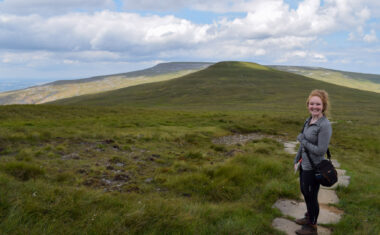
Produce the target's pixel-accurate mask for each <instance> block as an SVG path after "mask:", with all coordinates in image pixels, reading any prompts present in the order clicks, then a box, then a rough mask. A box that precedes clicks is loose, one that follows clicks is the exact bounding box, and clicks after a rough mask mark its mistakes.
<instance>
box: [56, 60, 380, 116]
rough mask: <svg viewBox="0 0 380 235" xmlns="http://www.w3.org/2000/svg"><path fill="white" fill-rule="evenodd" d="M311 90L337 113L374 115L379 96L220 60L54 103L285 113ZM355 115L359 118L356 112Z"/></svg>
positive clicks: (297, 106) (272, 70) (255, 65)
mask: <svg viewBox="0 0 380 235" xmlns="http://www.w3.org/2000/svg"><path fill="white" fill-rule="evenodd" d="M316 88H318V89H325V90H327V91H328V92H329V93H330V95H331V97H332V105H333V107H334V109H335V108H336V109H339V111H342V112H346V111H345V110H347V109H346V107H347V106H359V107H364V106H368V108H369V109H370V110H372V111H375V112H379V111H377V110H380V103H379V102H378V100H380V94H377V93H371V92H365V91H360V90H356V89H351V88H347V87H343V86H337V85H334V84H331V83H326V82H322V81H319V80H316V79H311V78H308V77H305V76H302V75H297V74H294V73H288V72H283V71H279V70H276V69H273V68H270V67H266V66H262V65H258V64H254V63H247V62H220V63H217V64H214V65H212V66H210V67H208V68H207V69H204V70H201V71H198V72H195V73H192V74H188V75H185V76H183V77H180V78H176V79H172V80H170V81H164V82H158V83H150V84H143V85H139V86H133V87H128V88H124V89H119V90H115V91H110V92H105V93H100V94H94V95H86V96H79V97H74V98H69V99H63V100H59V101H56V102H54V103H55V104H78V105H103V106H109V105H128V106H140V107H156V108H157V107H172V108H178V109H189V108H195V109H197V108H206V109H210V108H215V109H218V110H220V109H222V110H228V109H241V108H242V107H244V108H245V109H264V110H265V109H277V110H282V111H285V112H286V111H289V110H291V109H297V108H299V107H303V106H304V100H305V98H306V96H307V95H308V93H309V92H310V91H311V90H313V89H316ZM350 110H351V109H350ZM350 112H352V110H351V111H350ZM356 114H358V115H360V109H358V110H357V113H356Z"/></svg>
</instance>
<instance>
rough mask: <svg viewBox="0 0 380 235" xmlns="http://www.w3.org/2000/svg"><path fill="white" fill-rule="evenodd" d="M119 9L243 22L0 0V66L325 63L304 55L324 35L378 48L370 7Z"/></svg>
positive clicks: (154, 5) (255, 4)
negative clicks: (205, 14)
mask: <svg viewBox="0 0 380 235" xmlns="http://www.w3.org/2000/svg"><path fill="white" fill-rule="evenodd" d="M53 3H54V4H53ZM124 3H125V4H124V7H125V8H127V9H130V10H132V9H158V10H168V9H169V10H170V9H179V8H184V7H190V8H192V9H196V10H204V11H211V12H244V13H245V15H244V16H243V17H235V18H231V17H229V18H218V19H216V20H215V21H214V22H213V23H211V24H206V23H203V24H202V23H198V24H197V23H194V22H192V21H191V20H185V19H181V18H179V17H175V16H173V15H170V14H160V15H161V16H159V15H154V14H150V15H145V16H143V15H140V14H136V13H131V12H128V13H127V12H114V11H111V10H112V8H113V7H114V3H113V1H112V0H87V1H85V0H68V1H58V2H57V1H53V0H30V1H26V0H4V1H3V2H0V9H1V10H0V62H2V63H3V65H4V64H7V65H12V64H13V65H22V64H25V65H26V66H29V67H33V68H40V67H44V66H45V67H48V66H52V65H65V66H77V67H80V66H83V65H89V64H92V65H94V64H102V63H104V64H107V63H109V62H112V63H118V62H120V63H128V62H137V63H142V62H143V61H153V60H164V61H168V60H181V59H184V60H192V59H193V60H208V61H210V60H213V61H216V60H226V59H236V60H240V59H246V60H257V58H267V60H268V61H274V60H275V59H276V58H280V59H278V60H277V61H279V62H289V61H299V62H304V61H309V62H310V63H312V62H315V63H325V62H327V61H329V60H328V59H327V57H328V58H331V57H330V56H329V55H327V54H326V53H324V52H319V51H318V49H317V48H315V49H313V50H310V49H308V47H309V46H310V45H313V44H314V45H315V44H318V41H320V40H321V37H323V36H324V35H329V34H330V33H334V32H346V33H349V34H350V35H349V38H350V39H351V40H355V41H357V40H360V41H361V42H362V41H363V40H364V41H366V42H376V41H378V39H377V35H376V31H375V30H372V31H370V32H368V28H371V29H376V27H375V26H371V27H369V26H368V25H367V24H368V21H369V20H370V19H373V17H374V12H379V8H380V4H379V3H378V2H377V1H374V0H363V1H361V0H324V1H321V0H304V1H301V2H300V3H299V5H298V7H297V8H296V9H291V8H290V6H289V5H288V4H287V3H286V2H284V1H283V0H235V1H231V0H219V1H216V0H204V1H200V0H188V1H185V0H176V1H174V0H168V1H153V0H142V1H131V0H125V1H124ZM57 4H58V5H57ZM99 9H103V10H99ZM104 9H108V10H104ZM89 11H90V12H89ZM221 15H222V16H223V14H221ZM239 15H240V14H239ZM371 17H372V18H371ZM368 45H370V44H368ZM326 55H327V56H326ZM0 66H1V63H0ZM52 67H53V66H52ZM84 67H86V66H84Z"/></svg>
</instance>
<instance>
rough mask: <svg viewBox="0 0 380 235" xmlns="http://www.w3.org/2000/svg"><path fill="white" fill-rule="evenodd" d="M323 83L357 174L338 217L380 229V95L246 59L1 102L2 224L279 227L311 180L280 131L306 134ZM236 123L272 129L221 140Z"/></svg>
mask: <svg viewBox="0 0 380 235" xmlns="http://www.w3.org/2000/svg"><path fill="white" fill-rule="evenodd" d="M206 75H207V76H206ZM183 84H187V86H185V85H183ZM164 85H165V86H164ZM142 87H143V88H144V89H142ZM165 87H167V88H166V89H164V88H165ZM148 88H149V89H148ZM217 88H218V89H217ZM260 88H261V89H260ZM314 88H324V89H326V90H328V91H329V92H330V94H331V99H332V104H333V106H332V107H333V110H332V111H333V112H332V116H331V119H332V120H333V121H335V124H334V125H333V137H332V141H331V146H330V150H331V152H332V155H333V158H337V159H338V160H339V162H340V163H341V165H342V168H344V169H347V174H348V175H350V176H351V177H352V179H351V184H350V186H349V187H348V188H339V189H338V190H337V192H338V196H339V198H340V199H341V202H340V203H339V208H340V209H343V210H344V211H345V214H344V216H343V219H342V220H341V222H340V223H339V224H337V225H334V226H331V227H332V228H333V229H334V232H335V234H378V233H379V232H380V218H379V217H378V216H377V214H378V212H379V211H380V197H379V196H378V195H379V194H380V186H379V184H378V182H379V181H380V174H379V171H378V169H379V168H380V161H379V160H378V157H377V156H379V154H380V144H379V143H380V119H379V116H380V113H379V112H380V111H379V110H380V109H379V100H380V99H379V98H380V95H379V94H376V93H371V92H362V91H358V90H355V89H349V88H344V87H338V86H335V85H332V84H328V83H323V82H320V81H316V80H313V79H310V78H306V77H302V76H299V75H294V74H290V73H285V72H280V71H275V70H273V69H269V68H267V67H264V66H260V65H256V64H251V63H237V62H228V63H219V64H216V65H214V66H212V67H210V68H209V69H207V70H204V71H200V72H197V73H194V74H191V75H187V76H185V77H182V78H178V79H175V80H171V81H168V82H163V83H157V84H150V85H149V86H147V85H140V86H136V87H131V88H129V89H121V90H118V91H117V92H116V93H105V94H104V95H105V96H89V97H85V98H84V97H80V99H75V100H67V101H65V102H68V101H70V102H74V101H75V102H78V103H77V104H76V105H15V106H0V156H1V157H0V212H1V213H0V215H1V216H0V233H1V234H25V233H29V234H280V233H279V232H277V231H275V230H274V229H273V228H272V227H271V223H272V220H273V219H274V218H275V217H276V216H278V215H279V214H280V213H279V212H278V211H277V210H276V209H274V208H272V205H273V203H274V202H275V201H276V200H277V199H278V198H281V197H286V198H294V199H296V198H298V197H299V193H300V192H299V185H298V181H297V177H296V176H295V175H294V173H293V170H292V161H293V157H294V156H292V155H289V154H287V153H285V152H284V150H283V146H282V144H280V143H279V142H277V141H276V140H274V139H273V138H269V137H270V136H274V137H275V138H280V139H284V140H295V138H296V136H297V133H298V131H300V129H301V125H302V123H303V121H304V120H305V118H306V116H307V112H306V110H305V104H304V102H305V98H306V96H307V94H308V93H309V92H310V90H311V89H314ZM156 89H162V90H156ZM210 89H213V90H211V91H212V92H211V91H210ZM132 92H134V93H132ZM144 92H145V93H144ZM181 92H182V93H181ZM106 94H107V95H108V96H107V95H106ZM110 94H118V96H117V95H115V96H109V95H110ZM132 94H135V95H137V94H139V95H141V96H139V97H137V96H134V95H132ZM159 94H162V96H159ZM217 94H218V95H217ZM218 96H219V98H218ZM78 98H79V97H78ZM88 98H90V99H88ZM127 98H128V99H127ZM129 99H131V100H129ZM79 101H80V102H79ZM96 101H103V102H100V104H101V105H94V104H98V103H96ZM112 102H114V103H112ZM202 102H203V105H202ZM88 104H93V105H92V106H88ZM236 133H241V134H245V133H257V134H260V135H267V136H268V137H267V138H264V139H261V140H254V141H249V142H248V143H246V144H245V145H242V144H235V145H219V144H214V142H213V139H214V138H217V137H220V136H225V135H232V134H236Z"/></svg>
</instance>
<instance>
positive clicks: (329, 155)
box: [301, 117, 331, 170]
mask: <svg viewBox="0 0 380 235" xmlns="http://www.w3.org/2000/svg"><path fill="white" fill-rule="evenodd" d="M310 119H311V117H309V118H308V119H307V120H306V121H305V123H304V124H303V127H302V131H301V134H303V131H304V130H305V126H306V124H307V123H308V122H309V121H310ZM304 149H305V153H306V157H307V158H308V159H309V162H310V164H311V167H313V170H315V164H314V162H313V160H311V158H310V156H309V150H307V148H305V147H304ZM326 153H327V158H328V159H329V160H330V161H331V154H330V150H329V148H327V152H326Z"/></svg>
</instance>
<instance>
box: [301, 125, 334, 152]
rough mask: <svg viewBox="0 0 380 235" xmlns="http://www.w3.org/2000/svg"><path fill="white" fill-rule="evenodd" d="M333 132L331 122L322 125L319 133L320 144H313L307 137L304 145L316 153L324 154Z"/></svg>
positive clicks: (303, 142) (303, 141)
mask: <svg viewBox="0 0 380 235" xmlns="http://www.w3.org/2000/svg"><path fill="white" fill-rule="evenodd" d="M331 134H332V128H331V124H330V122H327V123H324V124H323V125H321V128H320V131H319V133H318V144H317V145H315V144H312V143H310V142H309V141H307V140H306V139H305V138H304V139H303V140H302V142H301V143H302V146H303V147H305V148H306V149H307V150H309V151H310V152H312V153H313V154H316V155H324V154H325V153H326V151H327V148H328V146H329V143H330V138H331Z"/></svg>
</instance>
